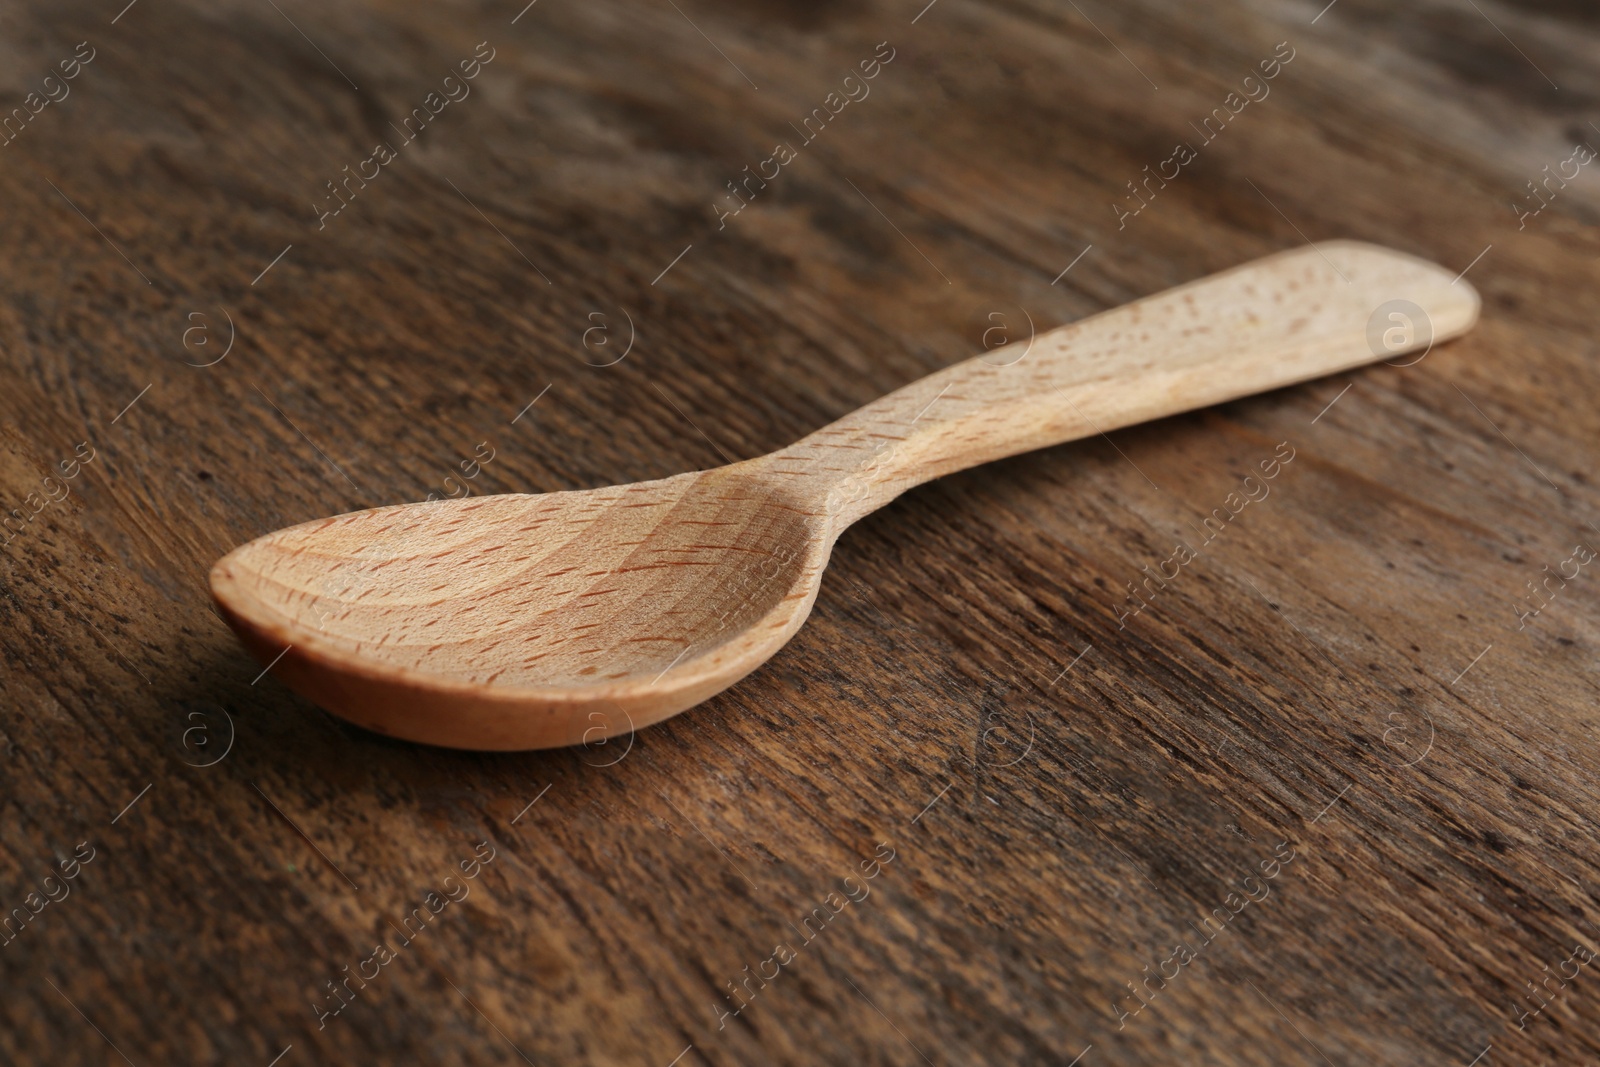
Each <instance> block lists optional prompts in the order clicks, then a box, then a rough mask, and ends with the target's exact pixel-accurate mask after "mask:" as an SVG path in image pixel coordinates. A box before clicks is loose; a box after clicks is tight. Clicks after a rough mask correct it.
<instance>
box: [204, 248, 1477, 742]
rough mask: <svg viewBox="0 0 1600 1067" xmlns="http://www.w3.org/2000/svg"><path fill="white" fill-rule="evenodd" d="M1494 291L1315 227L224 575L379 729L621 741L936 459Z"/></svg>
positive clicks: (673, 701)
mask: <svg viewBox="0 0 1600 1067" xmlns="http://www.w3.org/2000/svg"><path fill="white" fill-rule="evenodd" d="M1407 301H1408V302H1409V304H1406V303H1404V302H1407ZM1394 302H1400V303H1394ZM1478 305H1479V300H1478V295H1477V293H1476V292H1474V291H1473V289H1472V287H1471V286H1470V285H1469V284H1467V283H1466V282H1465V281H1463V280H1461V279H1460V278H1456V279H1454V280H1452V279H1451V276H1450V273H1449V272H1448V271H1446V270H1444V269H1442V268H1440V267H1438V266H1435V265H1434V264H1431V263H1428V262H1425V261H1423V260H1419V259H1415V258H1413V257H1411V256H1407V255H1402V254H1400V253H1398V252H1393V251H1389V250H1387V249H1383V248H1379V247H1376V246H1373V245H1366V244H1359V243H1355V242H1345V241H1338V242H1328V243H1325V244H1322V245H1318V246H1309V247H1306V248H1302V249H1297V250H1294V251H1290V252H1285V253H1282V254H1280V255H1275V256H1270V257H1268V258H1266V259H1261V260H1257V261H1256V262H1254V263H1249V264H1246V265H1244V266H1242V267H1238V268H1235V269H1234V270H1230V271H1226V272H1224V273H1221V274H1217V275H1213V276H1212V277H1210V278H1206V279H1203V280H1201V281H1198V282H1193V283H1191V284H1189V285H1184V286H1180V287H1179V288H1177V289H1172V290H1169V291H1167V292H1165V293H1161V294H1159V295H1156V296H1152V297H1147V298H1145V299H1143V300H1140V301H1137V302H1135V303H1133V304H1129V305H1127V306H1126V307H1121V308H1117V309H1114V310H1111V311H1107V312H1104V313H1102V314H1099V315H1095V316H1093V317H1091V318H1088V319H1085V320H1083V321H1081V322H1077V323H1073V324H1072V325H1069V326H1063V327H1060V328H1059V329H1056V330H1052V331H1051V332H1049V333H1046V334H1042V335H1040V336H1039V337H1037V338H1035V339H1033V340H1032V341H1030V342H1025V343H1024V342H1019V343H1017V344H1014V345H1011V346H1007V347H1005V348H1000V349H996V350H995V351H992V352H989V353H987V354H986V355H984V356H981V357H977V358H974V359H969V360H967V361H966V362H965V363H960V364H957V365H955V366H953V367H949V368H947V369H945V370H942V371H939V372H938V373H936V374H931V375H929V376H928V377H926V378H923V379H922V380H921V381H918V382H913V383H912V384H910V385H908V386H906V387H904V388H903V389H899V390H897V391H895V392H893V393H891V394H889V395H888V396H886V397H883V398H882V399H880V400H877V401H875V402H873V403H871V404H868V405H867V406H866V407H864V408H862V409H860V410H859V411H856V412H855V413H853V414H850V415H847V416H845V417H844V418H842V419H840V420H839V421H838V422H835V423H833V424H832V425H830V426H826V427H824V428H822V429H820V430H818V431H816V432H815V433H813V434H811V435H810V436H809V437H807V438H805V439H804V440H802V441H799V442H797V443H796V444H793V445H791V446H789V447H788V448H785V449H783V450H781V451H778V452H774V453H772V454H771V455H767V456H762V457H760V458H758V459H752V460H746V461H744V462H742V463H734V464H731V465H730V466H727V467H719V468H716V469H713V470H706V471H695V472H692V473H689V474H680V475H677V476H676V477H672V478H663V479H661V480H659V481H653V482H640V483H637V484H634V485H620V486H613V487H611V488H606V489H590V490H586V491H583V492H569V493H544V494H540V495H523V494H508V495H505V496H487V497H467V498H463V499H459V500H441V501H436V502H431V503H418V504H402V505H399V506H395V507H382V508H373V509H371V510H368V511H358V512H353V513H351V514H348V515H340V516H338V517H336V518H331V519H320V520H318V521H315V522H308V523H304V524H302V525H299V526H294V527H291V528H289V529H286V530H279V531H278V532H277V533H273V534H268V535H267V536H265V537H262V538H259V539H257V540H255V541H251V542H250V543H249V544H247V545H244V546H243V547H241V548H238V549H235V550H234V551H233V552H231V553H229V554H228V555H227V556H226V557H224V558H223V559H222V560H221V561H220V562H218V563H217V565H216V566H215V567H214V568H213V569H212V571H211V590H212V594H213V596H214V597H215V598H216V602H217V605H218V606H219V607H220V608H221V610H222V614H223V616H224V617H225V618H226V619H227V620H228V622H229V624H230V625H231V626H232V627H233V628H234V630H235V631H236V632H237V633H238V635H239V637H240V639H241V640H242V641H243V642H244V644H245V645H246V647H248V648H249V649H250V650H251V652H252V653H254V654H255V656H256V657H257V658H258V659H259V660H260V661H261V662H262V663H266V664H272V665H273V666H272V670H273V673H275V674H276V675H277V676H278V677H280V678H281V679H282V680H283V681H284V682H285V683H286V684H288V685H289V686H290V688H292V689H294V690H295V691H297V692H299V693H301V694H303V695H304V696H306V697H308V698H309V699H311V700H313V701H315V702H316V703H318V704H320V705H322V706H323V707H324V708H327V709H328V710H330V711H333V712H335V713H337V714H339V715H342V716H344V717H345V718H347V719H349V720H351V721H352V722H355V723H358V724H360V725H362V726H365V727H367V728H369V729H372V730H376V731H379V732H380V733H385V734H390V735H393V736H396V737H403V738H409V739H411V740H414V741H423V742H428V743H430V744H435V745H448V746H452V747H459V748H475V749H526V748H548V747H554V746H558V745H571V744H576V743H579V742H594V741H597V740H599V739H601V738H604V737H607V736H610V735H613V734H618V733H625V732H627V731H629V730H632V729H634V728H637V727H642V726H646V725H649V724H650V723H654V722H659V721H660V720H662V719H665V718H666V717H668V716H669V715H674V714H676V713H678V712H680V711H683V710H684V709H685V708H689V707H692V706H693V705H695V704H698V703H699V702H700V701H702V700H705V699H706V698H707V697H709V696H711V695H712V694H714V693H717V692H719V691H721V690H723V689H726V688H727V687H728V686H730V685H732V684H733V683H735V682H737V681H738V680H739V679H740V678H743V677H744V676H745V675H746V674H749V673H750V672H751V671H753V670H755V669H756V668H757V667H758V666H760V665H761V664H762V663H763V662H764V661H765V660H766V659H767V658H768V657H769V656H771V655H772V654H773V653H775V652H777V651H778V649H780V648H782V647H783V645H784V642H786V641H788V640H789V638H790V637H791V636H793V635H794V632H795V631H796V630H798V629H799V628H800V624H801V623H802V622H804V621H805V618H806V616H807V615H808V614H809V613H810V611H811V605H812V602H813V601H815V600H816V597H817V590H818V588H819V587H820V585H821V580H822V571H823V568H824V567H826V566H827V563H828V556H829V553H830V551H831V550H832V548H833V543H834V541H835V540H837V539H838V537H839V535H840V534H841V533H843V532H844V530H845V529H846V528H847V527H848V526H849V525H850V524H851V523H853V522H855V521H856V520H857V519H859V518H861V517H862V516H863V515H866V514H867V513H869V512H871V511H873V510H874V509H876V508H879V507H882V506H883V505H884V504H886V503H888V502H889V501H890V500H893V499H894V498H895V497H897V496H899V495H900V494H901V493H903V492H905V491H906V490H907V489H909V488H911V487H912V486H914V485H917V484H919V483H921V482H925V481H928V480H929V479H931V478H937V477H939V476H940V475H943V474H948V473H950V472H951V471H956V470H961V469H963V468H965V467H972V466H976V465H977V464H980V463H987V462H989V461H990V460H994V459H999V458H1001V457H1003V456H1010V455H1014V454H1015V453H1018V452H1025V451H1028V450H1029V449H1035V448H1042V447H1044V446H1046V445H1053V444H1059V443H1060V442H1063V441H1071V440H1073V439H1075V438H1079V437H1086V436H1089V435H1090V434H1094V433H1097V432H1101V431H1109V430H1112V429H1115V428H1117V427H1120V426H1127V425H1129V424H1130V423H1136V422H1142V421H1144V420H1146V419H1154V418H1159V417H1161V416H1165V415H1173V414H1176V413H1178V412H1182V411H1189V410H1191V409H1193V408H1198V407H1202V406H1204V405H1207V404H1215V403H1218V402H1220V401H1224V400H1231V399H1233V398H1235V397H1240V396H1244V395H1246V394H1249V393H1257V392H1261V391H1263V390H1267V389H1275V388H1277V387H1279V386H1283V385H1288V384H1290V383H1292V382H1300V381H1304V380H1306V379H1308V378H1316V377H1319V376H1321V375H1325V374H1332V373H1334V372H1335V371H1341V370H1345V369H1346V368H1349V367H1353V366H1356V365H1358V364H1363V363H1368V362H1371V361H1373V360H1376V359H1383V358H1392V357H1394V356H1398V355H1401V354H1403V353H1406V352H1412V351H1416V350H1418V349H1422V348H1424V346H1427V345H1431V344H1432V343H1433V342H1434V341H1437V340H1443V339H1446V338H1450V337H1455V336H1457V335H1459V334H1461V333H1463V332H1465V331H1466V330H1467V329H1468V328H1469V327H1471V325H1472V324H1473V322H1474V321H1475V320H1476V319H1477V316H1478Z"/></svg>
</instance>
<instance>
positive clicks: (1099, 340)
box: [771, 241, 1479, 532]
mask: <svg viewBox="0 0 1600 1067" xmlns="http://www.w3.org/2000/svg"><path fill="white" fill-rule="evenodd" d="M1478 306H1479V299H1478V294H1477V292H1476V291H1475V290H1474V289H1473V288H1472V286H1471V285H1470V284H1469V283H1467V282H1466V281H1465V280H1464V279H1462V278H1460V277H1459V276H1458V277H1455V278H1452V276H1451V274H1450V272H1449V271H1447V270H1445V269H1444V268H1442V267H1440V266H1438V265H1436V264H1433V263H1429V262H1427V261H1426V260H1422V259H1418V258H1416V257H1414V256H1409V255H1405V254H1403V253H1400V252H1395V251H1392V250H1390V249H1386V248H1380V247H1378V246H1376V245H1369V244H1362V243H1360V242H1355V241H1329V242H1324V243H1322V244H1319V245H1307V246H1306V247H1304V248H1298V249H1293V250H1291V251H1287V252H1282V253H1279V254H1277V255H1273V256H1268V257H1266V258H1264V259H1259V260H1255V261H1254V262H1251V263H1246V264H1244V265H1243V266H1240V267H1236V268H1234V269H1232V270H1227V271H1223V272H1222V273H1220V274H1214V275H1211V276H1210V277H1208V278H1202V279H1201V280H1199V281H1196V282H1191V283H1189V284H1187V285H1181V286H1179V287H1177V288H1176V289H1169V290H1167V291H1166V292H1164V293H1158V294H1156V295H1155V296H1149V297H1145V298H1144V299H1142V300H1138V301H1135V302H1134V303H1131V304H1127V305H1125V306H1123V307H1119V308H1114V309H1112V310H1110V311H1104V312H1101V313H1100V314H1097V315H1093V316H1091V317H1089V318H1087V319H1083V320H1081V321H1079V322H1075V323H1071V324H1069V325H1066V326H1062V327H1059V328H1057V329H1054V330H1051V331H1049V332H1048V333H1043V334H1040V335H1038V336H1037V337H1035V338H1033V339H1031V340H1029V341H1018V342H1016V343H1014V344H1011V345H1007V346H1005V347H1003V348H998V349H995V350H993V351H991V352H988V353H985V354H984V355H982V356H977V357H974V358H972V359H969V360H967V361H965V362H963V363H958V364H956V365H955V366H952V367H948V368H946V369H944V370H942V371H938V372H936V373H934V374H930V375H929V376H928V377H926V378H923V379H921V380H920V381H916V382H913V383H912V384H910V385H907V386H905V387H904V388H902V389H898V390H896V391H895V392H893V393H890V394H889V395H888V396H885V397H883V398H881V399H879V400H875V401H873V402H872V403H870V404H868V405H866V406H865V407H863V408H861V409H859V410H857V411H855V412H853V413H852V414H850V415H847V416H845V417H844V418H842V419H840V420H838V421H837V422H835V423H832V424H831V425H829V426H825V427H823V428H822V429H820V430H818V431H816V432H815V433H813V434H811V435H810V436H808V437H806V438H804V439H803V440H801V441H798V442H796V443H795V444H793V445H791V446H790V447H789V448H787V449H784V450H783V451H781V452H779V453H776V454H775V455H774V456H772V457H771V459H772V460H773V461H775V462H776V463H777V464H778V465H779V469H782V470H784V471H785V473H791V474H796V475H805V476H809V477H813V478H820V479H823V480H825V482H826V484H827V500H828V511H829V514H830V515H831V516H832V525H833V529H834V531H835V532H838V531H842V530H843V529H844V528H845V527H847V526H849V525H850V523H852V522H854V521H855V520H857V519H859V518H860V517H861V516H863V515H866V514H868V513H869V512H871V511H873V510H875V509H877V508H879V507H881V506H883V505H884V504H886V503H888V502H889V501H890V500H893V499H894V498H895V497H897V496H899V495H900V494H901V493H903V492H905V491H906V490H907V489H909V488H911V487H912V486H914V485H918V484H920V483H922V482H925V481H929V480H931V479H933V478H937V477H940V476H941V475H944V474H949V473H951V472H952V471H957V470H963V469H965V468H967V467H974V466H977V465H978V464H980V463H988V462H989V461H991V460H996V459H1000V458H1002V457H1004V456H1010V455H1015V454H1016V453H1018V452H1027V451H1029V450H1031V449H1035V448H1043V447H1045V446H1047V445H1054V444H1060V443H1061V442H1063V441H1071V440H1075V439H1077V438H1080V437H1088V436H1090V435H1092V434H1096V433H1102V432H1109V431H1111V430H1114V429H1117V428H1118V427H1122V426H1127V425H1130V424H1132V423H1136V422H1144V421H1147V420H1150V419H1157V418H1162V417H1164V416H1167V415H1176V414H1178V413H1180V412H1184V411H1190V410H1193V409H1195V408H1200V407H1205V406H1207V405H1210V404H1217V403H1221V402H1223V401H1226V400H1232V399H1235V398H1237V397H1241V396H1246V395H1249V394H1251V393H1259V392H1264V391H1266V390H1269V389H1276V388H1279V387H1281V386H1285V385H1290V384H1293V383H1295V382H1302V381H1305V380H1307V379H1310V378H1318V377H1321V376H1323V375H1326V374H1333V373H1335V372H1337V371H1342V370H1346V369H1349V368H1351V367H1355V366H1359V365H1361V364H1363V363H1370V362H1373V361H1376V360H1380V359H1387V360H1395V359H1396V357H1400V356H1405V357H1406V358H1405V360H1404V361H1403V364H1409V363H1410V362H1414V361H1415V360H1417V359H1420V358H1422V355H1418V354H1416V353H1421V354H1423V355H1425V354H1426V352H1427V351H1428V349H1429V348H1431V346H1432V345H1433V344H1435V343H1437V342H1439V341H1443V340H1447V339H1449V338H1451V337H1456V336H1459V335H1460V334H1462V333H1465V332H1466V331H1467V330H1468V329H1469V328H1470V327H1471V326H1472V324H1473V323H1474V322H1475V321H1476V320H1477V317H1478ZM1407 353H1411V355H1407Z"/></svg>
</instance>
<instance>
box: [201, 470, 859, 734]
mask: <svg viewBox="0 0 1600 1067" xmlns="http://www.w3.org/2000/svg"><path fill="white" fill-rule="evenodd" d="M768 465H769V464H767V463H766V462H765V461H764V460H753V461H749V462H745V463H739V464H734V465H732V466H729V467H722V468H717V469H715V470H709V471H696V472H693V473H689V474H680V475H677V476H676V477H672V478H664V479H661V480H659V481H652V482H640V483H637V484H633V485H627V486H617V487H608V488H604V489H592V490H587V491H584V492H564V493H545V494H541V495H531V496H530V495H521V494H508V495H501V496H485V497H467V498H462V499H457V500H439V501H432V502H427V503H422V504H412V505H400V506H396V507H384V508H375V509H372V510H370V511H358V512H353V513H351V514H348V515H341V516H338V517H336V518H331V519H321V520H317V521H315V522H308V523H303V524H301V525H299V526H293V527H290V528H288V529H285V530H279V531H278V532H276V533H273V534H269V535H268V536H266V537H262V538H260V539H258V540H255V541H252V542H250V543H249V544H247V545H245V546H243V547H242V548H240V549H238V550H236V551H235V552H233V553H231V554H230V555H228V556H227V557H226V558H224V559H223V560H222V561H221V562H219V563H218V564H217V565H216V567H215V568H214V569H213V571H212V574H211V586H212V589H213V592H214V595H215V597H216V600H217V602H218V604H219V605H220V606H221V607H222V610H223V613H224V617H225V618H226V619H227V621H228V623H229V624H230V625H231V626H232V627H233V628H234V630H235V631H237V632H238V633H239V634H240V636H241V637H242V638H243V639H244V641H245V643H246V645H248V646H249V647H250V648H251V649H252V650H253V651H254V652H255V653H256V654H257V656H258V657H259V658H262V659H263V660H264V661H270V660H272V659H273V658H274V657H277V656H278V655H279V654H280V653H284V652H285V649H287V650H288V651H287V653H285V654H284V657H283V659H281V660H279V661H278V663H277V665H276V666H275V667H274V668H273V670H274V673H276V674H278V675H279V676H281V677H282V678H283V679H284V680H285V681H286V682H287V683H288V684H289V685H290V686H292V687H293V688H295V689H297V690H299V691H300V692H302V693H303V694H305V695H306V696H309V697H310V698H311V699H312V700H314V701H316V702H317V703H319V704H322V705H323V706H325V707H331V708H335V709H338V710H341V711H343V712H344V713H345V714H346V715H347V716H348V717H349V718H351V719H352V720H353V721H355V722H357V723H359V724H360V725H362V726H366V727H368V728H369V729H373V730H376V731H378V732H381V733H394V734H398V735H399V736H404V737H407V738H410V739H413V740H419V741H427V742H432V743H435V744H445V745H453V746H459V747H469V748H482V749H502V748H526V747H539V748H544V747H552V746H559V745H572V744H579V743H582V742H585V741H594V740H597V739H599V738H602V737H606V736H610V735H612V734H615V733H620V732H625V731H627V730H629V729H634V728H638V727H643V726H647V725H649V724H651V723H654V722H657V721H659V720H660V719H662V718H665V717H667V716H669V715H672V714H675V713H676V712H679V711H682V710H683V709H685V708H688V707H691V706H693V705H695V704H697V703H699V702H700V701H702V700H704V699H706V697H708V696H711V695H712V694H714V693H717V692H719V691H721V690H722V689H725V688H727V687H728V686H730V685H732V684H733V683H734V682H736V681H738V680H739V679H740V678H742V677H744V675H746V674H748V673H749V672H750V671H751V670H753V669H754V668H755V667H756V666H758V665H759V664H760V663H762V662H763V661H765V660H766V659H767V658H768V657H770V656H771V655H772V654H773V653H774V652H776V651H777V650H778V649H779V648H781V647H782V646H783V644H784V643H785V642H786V641H788V639H789V638H790V637H791V636H792V635H793V634H794V632H795V631H796V630H798V629H799V628H800V625H801V623H803V622H804V621H805V618H806V615H807V614H808V613H809V612H810V610H811V604H812V602H813V601H814V600H815V599H816V595H817V590H818V587H819V584H820V580H821V576H822V569H823V567H824V565H825V564H826V562H827V556H828V549H829V548H830V547H831V543H832V540H831V538H827V537H820V536H818V532H819V527H821V526H822V525H823V511H822V505H823V504H824V503H825V501H823V500H820V499H815V498H814V494H812V495H810V496H808V495H807V494H804V493H799V492H795V491H794V489H796V488H800V487H799V486H793V487H791V486H790V485H788V484H786V483H785V482H784V481H783V480H781V479H775V478H772V477H771V476H770V475H765V476H764V468H765V467H766V466H768ZM361 708H371V709H372V713H368V714H363V712H362V711H360V710H357V709H361ZM530 740H532V741H533V742H534V744H532V745H530V744H529V741H530Z"/></svg>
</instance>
